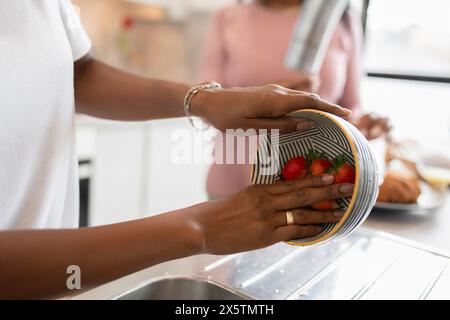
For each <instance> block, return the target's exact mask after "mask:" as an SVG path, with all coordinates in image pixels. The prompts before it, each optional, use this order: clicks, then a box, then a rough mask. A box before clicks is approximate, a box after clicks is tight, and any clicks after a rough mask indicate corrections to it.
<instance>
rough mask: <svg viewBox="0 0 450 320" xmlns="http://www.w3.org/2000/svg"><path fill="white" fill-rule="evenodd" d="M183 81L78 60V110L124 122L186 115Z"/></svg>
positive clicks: (91, 59)
mask: <svg viewBox="0 0 450 320" xmlns="http://www.w3.org/2000/svg"><path fill="white" fill-rule="evenodd" d="M188 90H189V87H188V86H187V85H184V84H180V83H175V82H169V81H163V80H153V79H147V78H143V77H139V76H135V75H132V74H129V73H126V72H123V71H120V70H118V69H116V68H114V67H111V66H109V65H107V64H104V63H102V62H100V61H98V60H96V59H93V58H89V57H86V58H84V59H83V60H81V61H78V62H76V63H75V101H76V110H77V112H80V113H84V114H88V115H91V116H95V117H99V118H104V119H111V120H125V121H134V120H136V121H144V120H150V119H163V118H172V117H180V116H183V115H184V110H183V99H184V96H185V94H186V92H187V91H188Z"/></svg>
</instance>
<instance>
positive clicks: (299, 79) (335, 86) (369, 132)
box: [199, 0, 388, 199]
mask: <svg viewBox="0 0 450 320" xmlns="http://www.w3.org/2000/svg"><path fill="white" fill-rule="evenodd" d="M302 3H303V1H302V0H256V1H252V2H250V3H249V4H242V3H238V4H235V5H231V6H229V7H226V8H224V9H222V10H220V11H218V12H217V13H216V15H215V16H214V18H213V21H212V25H211V27H210V30H209V32H208V34H207V38H206V41H205V45H204V53H203V57H202V61H201V63H200V70H199V78H200V80H206V79H215V80H217V81H219V82H221V83H222V84H223V85H224V86H226V87H233V86H258V85H262V84H266V83H276V84H279V85H281V86H284V87H287V88H290V89H295V90H301V91H310V92H316V93H318V94H319V95H320V96H321V97H322V98H324V99H326V100H328V101H332V102H334V103H337V104H340V105H342V106H344V107H345V108H348V109H351V110H352V111H353V118H352V121H353V122H354V124H355V125H357V127H359V128H360V130H361V132H362V133H363V134H365V135H366V137H367V138H375V137H378V136H381V135H383V134H384V133H386V131H387V129H388V124H387V121H386V119H383V118H377V117H374V116H372V115H369V114H366V115H362V116H361V108H360V107H361V99H360V90H359V82H360V78H361V66H360V58H361V44H362V28H361V23H360V20H358V17H356V16H355V14H354V13H353V12H351V11H350V10H347V12H346V13H345V14H344V16H343V18H342V19H341V21H340V23H339V25H338V26H337V28H336V31H335V32H334V35H333V37H332V39H331V43H330V46H329V48H328V51H327V53H326V56H325V59H324V62H323V65H322V68H321V70H320V72H319V74H317V75H305V74H301V73H300V72H298V71H296V70H290V69H287V68H286V67H285V66H284V64H283V63H284V58H285V55H286V52H287V49H288V46H289V42H290V39H291V35H292V32H293V29H294V25H295V22H296V20H297V17H298V14H299V11H300V10H301V5H302ZM305 129H307V128H305ZM217 139H222V135H219V136H217ZM219 145H225V144H224V143H223V144H222V143H220V144H219V143H218V142H217V140H216V147H217V146H219ZM241 151H242V150H241ZM245 152H246V153H247V155H246V156H247V159H249V158H250V157H251V154H252V153H253V152H254V150H245ZM223 154H225V151H224V152H223ZM235 154H236V150H235ZM249 182H250V165H249V164H248V163H246V164H218V163H213V164H212V165H211V167H210V170H209V173H208V177H207V183H206V189H207V192H208V194H209V195H210V198H212V199H214V198H218V197H222V196H225V195H228V194H230V193H233V192H235V191H236V190H240V189H242V188H243V187H245V186H247V185H248V184H249Z"/></svg>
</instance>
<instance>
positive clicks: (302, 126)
mask: <svg viewBox="0 0 450 320" xmlns="http://www.w3.org/2000/svg"><path fill="white" fill-rule="evenodd" d="M313 127H314V122H313V121H301V122H299V123H297V130H298V131H301V130H308V129H312V128H313Z"/></svg>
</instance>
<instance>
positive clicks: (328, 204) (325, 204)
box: [311, 200, 339, 210]
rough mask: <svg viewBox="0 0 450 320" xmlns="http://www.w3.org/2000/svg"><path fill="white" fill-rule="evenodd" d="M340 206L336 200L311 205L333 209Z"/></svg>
mask: <svg viewBox="0 0 450 320" xmlns="http://www.w3.org/2000/svg"><path fill="white" fill-rule="evenodd" d="M338 207H339V206H338V204H337V203H336V202H335V201H334V200H325V201H320V202H316V203H313V204H312V205H311V208H313V209H316V210H333V209H336V208H338Z"/></svg>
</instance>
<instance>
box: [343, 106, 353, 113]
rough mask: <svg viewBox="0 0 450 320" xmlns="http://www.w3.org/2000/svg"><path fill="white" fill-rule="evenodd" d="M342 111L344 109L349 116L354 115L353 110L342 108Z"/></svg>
mask: <svg viewBox="0 0 450 320" xmlns="http://www.w3.org/2000/svg"><path fill="white" fill-rule="evenodd" d="M341 109H342V111H344V112H345V113H346V114H348V115H350V114H352V110H350V109H347V108H342V107H341Z"/></svg>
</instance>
